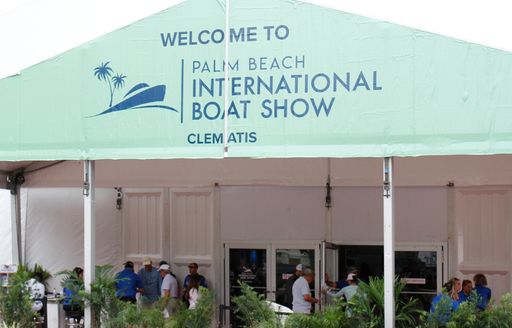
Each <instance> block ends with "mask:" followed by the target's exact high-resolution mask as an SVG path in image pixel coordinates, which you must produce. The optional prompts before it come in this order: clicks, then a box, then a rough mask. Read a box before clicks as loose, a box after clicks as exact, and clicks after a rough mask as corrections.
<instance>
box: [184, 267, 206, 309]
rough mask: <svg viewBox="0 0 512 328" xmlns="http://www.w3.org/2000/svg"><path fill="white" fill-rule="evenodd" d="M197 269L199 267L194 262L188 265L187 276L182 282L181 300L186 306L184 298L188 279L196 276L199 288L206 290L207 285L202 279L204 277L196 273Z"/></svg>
mask: <svg viewBox="0 0 512 328" xmlns="http://www.w3.org/2000/svg"><path fill="white" fill-rule="evenodd" d="M198 268H199V266H198V265H197V263H195V262H193V263H190V264H189V265H188V272H189V274H187V276H186V277H185V280H184V281H183V291H182V295H181V298H182V300H183V301H184V302H185V303H187V304H188V300H187V298H186V293H187V290H188V284H189V282H190V278H191V276H192V275H197V278H198V279H199V286H201V287H204V288H208V285H207V284H206V279H205V278H204V276H203V275H200V274H199V273H197V270H198Z"/></svg>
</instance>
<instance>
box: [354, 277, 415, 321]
mask: <svg viewBox="0 0 512 328" xmlns="http://www.w3.org/2000/svg"><path fill="white" fill-rule="evenodd" d="M404 287H405V284H403V283H402V282H401V281H400V279H399V278H398V277H396V278H395V327H397V328H410V327H415V326H416V325H417V323H418V322H417V321H418V320H417V318H418V317H419V316H421V315H422V314H423V313H424V311H423V310H421V309H420V307H419V303H418V300H416V299H413V298H409V299H407V300H405V301H404V300H402V299H401V298H400V294H401V293H402V290H403V289H404ZM349 309H350V310H351V312H352V316H353V317H354V319H356V320H357V322H364V323H365V324H364V327H368V328H377V327H384V279H383V278H378V277H376V278H374V277H370V280H369V282H368V284H366V283H364V282H360V283H359V292H358V294H356V296H354V297H353V298H352V300H351V301H350V302H349Z"/></svg>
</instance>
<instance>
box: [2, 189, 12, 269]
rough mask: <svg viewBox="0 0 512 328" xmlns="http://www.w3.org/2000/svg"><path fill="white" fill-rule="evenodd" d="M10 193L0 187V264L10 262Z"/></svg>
mask: <svg viewBox="0 0 512 328" xmlns="http://www.w3.org/2000/svg"><path fill="white" fill-rule="evenodd" d="M11 242H12V236H11V193H10V191H9V190H5V189H0V249H1V250H2V251H0V264H11V263H12V244H11Z"/></svg>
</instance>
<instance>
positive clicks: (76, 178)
mask: <svg viewBox="0 0 512 328" xmlns="http://www.w3.org/2000/svg"><path fill="white" fill-rule="evenodd" d="M19 168H25V173H24V175H25V180H26V182H25V184H24V185H23V187H34V188H36V187H37V188H39V187H81V186H82V179H83V162H81V161H58V162H0V176H1V175H2V173H4V177H0V179H1V180H0V187H2V188H5V173H6V172H8V171H12V170H16V169H19ZM328 175H330V181H331V185H332V186H335V187H336V186H338V187H344V186H346V187H366V186H381V185H382V159H381V158H331V159H327V158H282V159H279V158H278V159H272V158H269V159H249V158H229V159H175V160H100V161H96V185H97V187H116V186H119V187H208V186H213V185H214V184H218V185H221V186H232V185H236V186H243V185H275V186H325V184H326V182H327V177H328ZM450 183H453V184H454V185H455V186H457V187H465V186H494V185H498V186H512V155H492V156H432V157H406V158H395V159H394V184H395V186H438V187H440V186H446V185H448V184H450Z"/></svg>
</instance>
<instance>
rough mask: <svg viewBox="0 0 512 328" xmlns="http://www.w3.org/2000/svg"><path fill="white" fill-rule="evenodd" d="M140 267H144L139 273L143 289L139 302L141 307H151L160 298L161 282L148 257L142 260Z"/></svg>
mask: <svg viewBox="0 0 512 328" xmlns="http://www.w3.org/2000/svg"><path fill="white" fill-rule="evenodd" d="M142 265H144V267H143V268H142V269H140V271H139V277H140V280H141V282H142V289H143V290H142V296H141V297H140V301H141V303H142V306H144V307H152V306H153V305H154V304H155V303H156V301H158V299H159V298H160V288H161V284H162V281H161V279H160V274H159V273H158V269H157V268H155V267H153V262H152V261H151V259H150V258H149V257H145V258H144V260H143V261H142Z"/></svg>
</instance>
